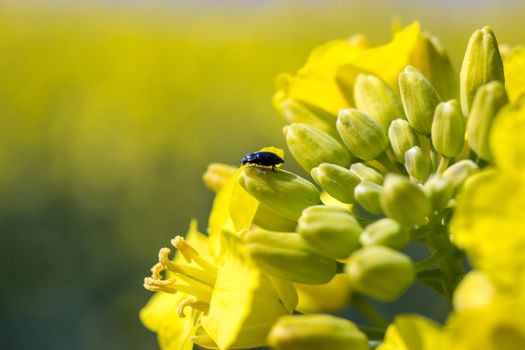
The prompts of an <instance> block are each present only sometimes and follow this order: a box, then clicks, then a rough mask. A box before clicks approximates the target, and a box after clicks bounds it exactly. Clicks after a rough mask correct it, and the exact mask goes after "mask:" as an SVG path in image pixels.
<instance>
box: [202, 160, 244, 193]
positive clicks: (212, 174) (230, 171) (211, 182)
mask: <svg viewBox="0 0 525 350" xmlns="http://www.w3.org/2000/svg"><path fill="white" fill-rule="evenodd" d="M236 171H237V168H236V167H234V166H231V165H227V164H221V163H211V164H210V165H208V168H207V169H206V172H205V173H204V175H202V180H203V181H204V184H205V185H206V187H208V188H209V189H210V190H212V191H213V192H219V190H220V189H221V188H222V187H223V186H224V185H225V184H226V182H228V180H229V179H230V177H232V176H233V175H234V174H235V172H236Z"/></svg>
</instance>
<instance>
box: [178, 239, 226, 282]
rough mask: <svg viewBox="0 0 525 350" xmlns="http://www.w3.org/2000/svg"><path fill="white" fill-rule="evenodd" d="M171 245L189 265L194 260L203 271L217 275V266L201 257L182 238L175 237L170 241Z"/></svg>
mask: <svg viewBox="0 0 525 350" xmlns="http://www.w3.org/2000/svg"><path fill="white" fill-rule="evenodd" d="M171 244H172V245H173V246H174V247H175V248H177V249H178V250H179V252H181V254H182V255H183V256H184V259H186V261H187V262H189V263H191V262H192V260H195V262H196V263H197V264H198V265H199V266H200V267H202V269H203V270H205V271H210V272H213V274H215V275H216V274H217V266H215V264H213V263H211V262H209V261H208V260H206V259H204V258H203V257H201V256H200V255H199V252H197V251H196V250H195V249H194V248H193V247H192V246H191V245H189V244H188V243H186V241H185V240H184V238H183V237H181V236H177V237H175V238H174V239H172V240H171Z"/></svg>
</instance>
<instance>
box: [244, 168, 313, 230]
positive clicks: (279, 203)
mask: <svg viewBox="0 0 525 350" xmlns="http://www.w3.org/2000/svg"><path fill="white" fill-rule="evenodd" d="M239 184H240V185H241V186H242V187H243V188H244V189H245V190H246V191H247V192H248V193H249V194H251V195H252V196H254V197H255V198H256V199H257V200H258V201H259V202H261V203H262V204H263V205H264V206H265V207H266V208H268V209H269V210H271V211H273V212H274V213H276V214H278V215H280V216H283V217H285V218H287V219H289V220H292V221H296V220H297V219H298V218H299V216H301V213H302V211H303V209H304V208H306V207H309V206H310V205H315V204H319V203H320V202H321V199H320V194H319V191H318V190H317V188H316V187H315V186H314V185H313V184H312V183H311V182H309V181H307V180H305V179H303V178H302V177H299V176H297V175H295V174H293V173H290V172H288V171H285V170H281V169H277V170H275V171H274V170H272V169H270V168H262V167H256V166H248V167H246V168H245V169H244V170H243V171H242V173H241V174H240V175H239Z"/></svg>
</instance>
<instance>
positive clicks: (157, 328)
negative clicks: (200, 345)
mask: <svg viewBox="0 0 525 350" xmlns="http://www.w3.org/2000/svg"><path fill="white" fill-rule="evenodd" d="M185 297H187V296H186V295H185V294H183V293H176V294H168V293H163V292H158V293H156V294H155V295H154V296H153V297H152V298H151V299H150V300H149V302H148V304H147V305H146V306H145V307H144V308H142V310H140V320H141V321H142V323H143V324H144V325H145V326H146V327H147V328H148V329H149V330H151V331H153V332H155V333H157V338H158V341H159V345H160V347H161V349H163V350H191V349H192V347H193V344H192V343H191V342H190V341H189V338H190V337H191V336H192V335H193V321H194V320H193V318H192V313H193V311H188V310H187V312H186V313H187V315H186V317H184V318H180V317H179V315H178V314H177V306H178V305H179V304H180V302H182V300H183V299H184V298H185Z"/></svg>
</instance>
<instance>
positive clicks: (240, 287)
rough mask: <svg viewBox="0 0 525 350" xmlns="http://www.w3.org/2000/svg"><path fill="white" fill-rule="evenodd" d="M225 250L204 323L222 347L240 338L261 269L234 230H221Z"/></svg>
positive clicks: (257, 285)
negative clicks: (230, 232)
mask: <svg viewBox="0 0 525 350" xmlns="http://www.w3.org/2000/svg"><path fill="white" fill-rule="evenodd" d="M220 239H221V242H220V243H221V246H222V249H223V250H222V252H223V254H221V256H220V261H218V262H219V266H220V267H219V271H218V273H217V280H216V282H215V287H214V289H213V294H212V298H211V302H210V309H209V312H208V314H207V315H205V316H203V318H202V327H203V328H204V330H206V332H207V333H208V334H209V335H210V336H211V337H212V339H213V340H214V341H215V343H217V345H218V346H219V348H220V349H227V348H229V347H230V346H231V345H232V344H233V343H234V342H235V340H236V339H237V336H238V334H239V333H240V331H241V328H242V325H243V323H244V321H245V320H246V319H247V318H248V316H249V315H250V312H251V306H252V302H253V297H254V294H255V290H256V289H257V288H258V287H259V283H260V273H259V271H258V270H257V269H256V268H255V266H254V265H253V264H252V262H251V261H250V257H249V256H248V253H247V252H246V251H245V250H244V248H243V243H242V242H241V241H240V239H239V238H237V237H236V236H234V235H233V234H229V233H227V232H224V233H222V234H221V237H220Z"/></svg>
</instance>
